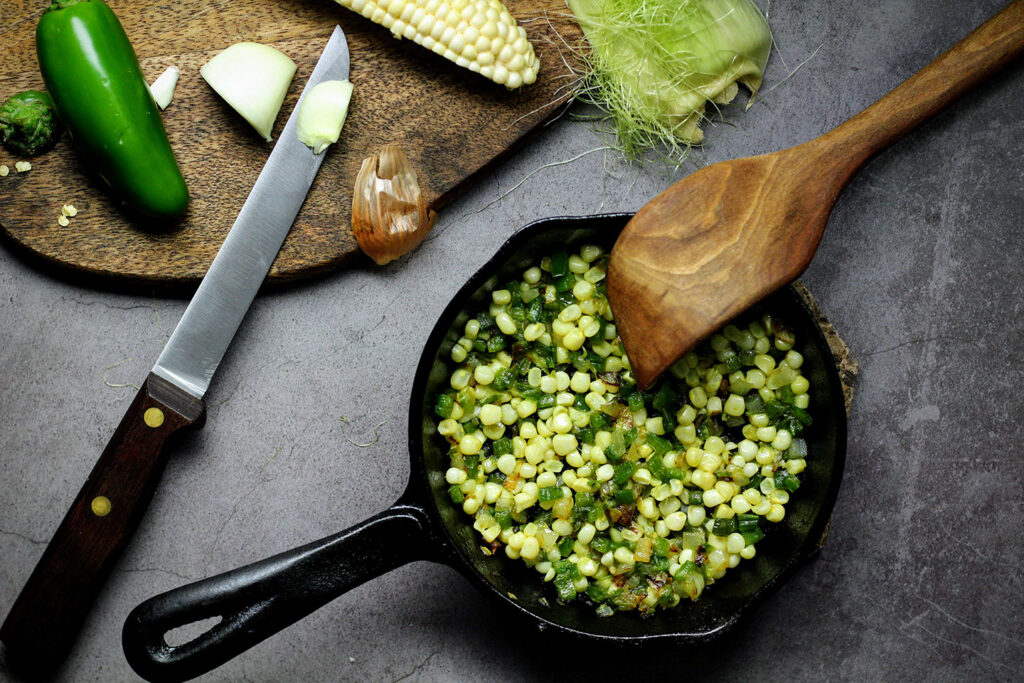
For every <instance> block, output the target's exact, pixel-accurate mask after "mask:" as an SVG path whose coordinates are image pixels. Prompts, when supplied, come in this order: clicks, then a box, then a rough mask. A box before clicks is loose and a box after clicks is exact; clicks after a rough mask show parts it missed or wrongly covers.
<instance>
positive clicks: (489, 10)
mask: <svg viewBox="0 0 1024 683" xmlns="http://www.w3.org/2000/svg"><path fill="white" fill-rule="evenodd" d="M336 2H338V4H340V5H342V6H344V7H347V8H348V9H350V10H352V11H354V12H358V13H360V14H362V15H363V16H364V17H366V18H367V19H369V20H370V21H373V22H374V23H377V24H380V25H381V26H384V27H385V28H388V29H391V33H393V34H394V36H395V37H396V38H408V39H409V40H412V41H413V42H415V43H416V44H418V45H422V46H423V47H425V48H427V49H428V50H432V51H433V52H436V53H437V54H439V55H441V56H442V57H445V58H446V59H449V60H451V61H453V62H455V63H456V64H458V65H459V66H461V67H465V68H467V69H469V70H470V71H475V72H476V73H479V74H480V75H482V76H484V77H486V78H489V79H491V80H492V81H494V82H495V83H498V84H500V85H504V86H505V87H507V88H509V89H513V88H518V87H519V86H521V85H528V84H530V83H533V82H534V81H536V80H537V70H538V69H539V68H540V62H539V61H538V60H537V55H536V53H534V51H533V46H532V45H531V44H530V41H529V40H528V39H527V37H526V31H524V30H523V28H522V27H521V26H519V25H518V24H517V23H516V20H515V19H513V18H512V15H511V14H509V12H508V10H507V9H506V8H505V6H504V5H503V4H502V3H501V0H336Z"/></svg>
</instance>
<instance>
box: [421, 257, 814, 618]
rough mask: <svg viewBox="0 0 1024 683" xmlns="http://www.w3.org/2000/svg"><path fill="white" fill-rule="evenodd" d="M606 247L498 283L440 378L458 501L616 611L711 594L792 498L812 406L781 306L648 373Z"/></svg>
mask: <svg viewBox="0 0 1024 683" xmlns="http://www.w3.org/2000/svg"><path fill="white" fill-rule="evenodd" d="M606 263H607V256H606V255H605V254H604V253H603V252H602V250H601V249H600V248H598V247H594V246H584V247H583V248H582V249H580V250H579V251H578V252H577V253H573V254H571V255H570V254H567V253H559V254H555V255H553V256H551V257H550V258H544V259H543V260H542V261H541V262H540V264H539V265H538V266H534V267H531V268H529V269H528V270H526V271H525V272H524V273H523V274H522V280H520V281H517V282H510V283H508V284H507V285H506V286H504V287H502V288H501V289H497V290H495V291H493V292H492V303H491V305H490V307H489V309H488V310H486V311H482V312H480V313H479V315H477V316H476V317H472V318H470V319H469V320H468V322H466V325H465V330H464V333H463V336H462V338H461V339H459V340H458V343H457V344H456V345H455V346H454V347H453V348H452V350H451V359H452V361H453V362H454V364H455V365H456V366H457V367H456V369H455V370H454V372H452V374H451V378H450V389H448V390H446V391H445V392H443V393H441V394H439V395H438V396H437V404H436V407H435V412H436V414H437V416H438V419H439V422H438V425H437V428H438V432H439V433H440V434H441V435H442V436H443V437H444V438H445V439H446V440H447V442H448V443H449V444H450V451H449V456H450V460H451V466H450V468H449V469H448V470H447V472H446V473H445V478H446V480H447V482H448V484H449V489H448V492H449V495H450V496H451V499H452V502H453V503H454V504H457V505H459V506H461V507H462V509H463V510H464V511H465V513H466V514H468V515H472V516H473V517H474V518H475V519H474V528H475V529H476V530H477V531H478V532H479V533H480V536H481V537H482V539H483V541H484V544H485V545H483V546H482V549H483V552H485V553H496V552H503V553H505V554H506V555H507V556H508V557H509V558H512V559H514V560H515V559H518V560H522V561H523V562H525V563H526V564H527V565H528V566H530V567H533V568H534V569H536V570H537V572H539V573H540V574H541V575H543V578H544V580H545V581H549V582H551V583H553V584H554V589H555V592H556V593H557V597H558V599H559V600H562V601H570V600H574V599H577V598H580V597H582V596H585V598H584V599H589V600H590V601H591V602H592V603H593V604H595V605H596V606H597V611H598V614H601V615H610V614H612V613H613V612H614V611H616V610H639V611H640V612H642V613H650V612H651V611H653V610H654V609H655V608H657V607H665V606H668V607H671V606H674V605H677V604H678V603H679V601H680V600H681V599H683V598H689V599H691V600H696V599H697V598H698V596H700V594H701V592H702V591H703V590H704V589H705V588H706V587H707V586H709V585H710V584H712V583H714V582H715V581H716V580H718V579H720V578H722V576H724V575H725V573H726V571H728V570H729V569H730V568H732V567H735V566H737V565H738V564H739V563H740V562H741V561H742V560H744V559H750V558H752V557H754V555H755V553H756V544H757V542H758V541H759V540H761V538H763V536H764V532H765V531H766V530H767V528H768V527H770V526H771V525H772V524H773V523H777V522H780V521H781V520H782V519H783V518H784V517H785V515H786V504H787V503H788V501H789V498H790V495H791V494H792V493H794V492H795V491H796V490H797V489H798V488H799V486H800V478H799V476H798V475H799V474H800V473H801V472H802V471H803V470H804V468H805V466H806V460H805V458H806V456H807V444H806V442H805V441H804V440H803V439H802V438H801V437H800V435H801V433H802V432H803V430H804V429H805V428H806V427H807V426H808V425H809V424H810V423H811V418H810V416H809V414H808V412H807V409H808V404H809V402H810V397H809V394H808V390H809V383H808V380H807V378H806V377H804V376H803V375H802V374H801V373H800V368H801V366H802V363H803V357H802V356H801V355H800V353H798V352H797V351H796V350H794V348H793V346H794V343H795V341H796V340H795V339H794V337H793V335H792V333H791V332H790V331H789V330H787V329H786V327H785V325H783V324H782V322H781V321H780V320H777V319H775V318H772V317H770V316H765V317H764V318H763V319H760V320H756V321H754V322H751V323H750V324H749V325H748V326H746V327H744V328H742V329H741V328H739V327H736V326H734V325H730V326H727V327H725V328H724V329H723V330H722V331H721V332H720V333H719V334H716V335H714V336H713V337H711V339H710V340H709V341H708V342H707V343H705V344H704V346H703V347H702V348H701V349H699V350H698V351H697V352H694V353H690V354H688V355H687V356H685V357H684V358H683V359H682V360H681V361H679V362H678V363H677V364H676V365H675V366H674V367H673V368H672V371H671V373H670V376H667V377H665V378H664V379H662V380H661V381H660V383H659V384H657V385H656V386H655V387H653V388H652V389H651V390H650V391H639V390H638V389H637V388H636V383H635V381H634V379H633V375H632V372H631V370H630V365H629V359H628V358H627V357H626V355H625V353H624V351H623V348H622V344H621V342H620V340H619V337H618V334H617V332H616V329H615V324H614V322H613V321H612V314H611V310H610V308H609V306H608V300H607V298H606V296H605V291H604V278H605V265H606Z"/></svg>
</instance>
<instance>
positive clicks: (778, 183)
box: [608, 0, 1024, 387]
mask: <svg viewBox="0 0 1024 683" xmlns="http://www.w3.org/2000/svg"><path fill="white" fill-rule="evenodd" d="M1022 53H1024V0H1016V1H1015V2H1013V3H1011V4H1010V5H1009V6H1007V8H1006V9H1004V10H1003V11H1002V12H1000V13H999V14H997V15H996V16H995V17H993V18H992V19H990V20H989V21H987V22H986V23H985V24H984V25H982V26H981V27H980V28H978V29H977V30H975V31H974V32H973V33H971V34H970V35H969V36H968V37H966V38H964V39H963V40H962V41H960V42H959V43H957V44H956V45H955V46H953V47H952V48H950V49H949V50H948V51H947V52H946V53H944V54H943V55H941V56H940V57H938V58H937V59H936V60H935V61H933V62H932V63H931V64H929V65H928V66H926V67H924V68H923V69H922V70H921V71H919V72H918V73H917V74H915V75H914V76H913V77H911V78H910V79H908V80H907V81H906V82H905V83H903V84H902V85H900V86H899V87H897V88H896V89H895V90H893V91H892V92H890V93H889V94H888V95H886V96H885V97H883V98H882V99H881V100H879V101H878V102H876V103H875V104H873V105H871V106H870V107H868V108H867V109H865V110H864V111H863V112H861V113H860V114H858V115H857V116H855V117H853V118H852V119H850V120H849V121H847V122H846V123H844V124H843V125H841V126H839V127H838V128H836V129H835V130H833V131H831V132H829V133H826V134H825V135H822V136H821V137H818V138H815V139H814V140H811V141H810V142H806V143H804V144H802V145H799V146H797V147H792V148H790V149H787V150H783V151H781V152H775V153H773V154H766V155H763V156H758V157H749V158H745V159H736V160H732V161H726V162H722V163H718V164H713V165H711V166H708V167H705V168H703V169H701V170H699V171H697V172H696V173H694V174H692V175H690V176H688V177H686V178H684V179H683V180H680V181H679V182H677V183H676V184H674V185H672V186H671V187H669V188H668V189H667V190H665V191H664V192H662V193H661V194H660V195H658V196H657V197H655V198H654V199H653V200H651V201H650V202H649V203H648V204H647V205H646V206H644V207H643V208H641V210H640V211H638V212H637V214H636V216H635V217H634V218H633V219H632V220H631V221H630V222H629V224H627V226H626V227H625V229H624V230H623V231H622V234H621V236H620V237H619V239H618V241H617V242H616V244H615V247H614V249H613V250H612V255H611V259H610V261H609V268H608V297H609V300H610V302H611V305H612V308H613V310H614V311H615V321H616V324H617V326H618V329H619V333H620V335H621V336H622V340H623V343H624V345H625V348H626V352H627V353H628V355H629V359H630V362H631V364H632V367H633V372H634V375H635V376H636V378H637V382H638V383H639V384H640V386H642V387H647V386H649V385H650V384H651V383H652V382H653V381H654V380H655V379H656V378H657V376H658V375H660V374H661V373H662V372H663V371H664V370H665V369H667V368H668V367H669V366H670V365H671V364H672V363H673V362H675V360H676V359H677V358H679V357H680V356H681V355H682V354H684V353H686V352H687V351H688V350H689V349H691V348H693V347H694V346H695V345H696V344H698V343H699V342H700V341H701V340H702V339H704V338H705V337H707V336H708V335H709V334H711V333H713V332H714V331H715V330H717V329H718V328H720V327H721V326H722V325H724V324H726V323H727V322H728V321H729V320H731V319H732V318H734V317H735V316H736V315H738V314H739V313H741V312H742V311H744V310H745V309H747V308H749V307H750V306H751V305H753V304H754V303H756V302H757V301H759V300H760V299H762V298H764V297H765V296H767V295H768V294H770V293H771V292H773V291H775V290H776V289H778V288H779V287H781V286H783V285H785V284H787V283H789V282H791V281H793V280H794V279H795V278H796V277H797V276H799V275H800V273H802V272H803V271H804V270H805V269H806V268H807V265H808V264H809V263H810V261H811V258H812V257H813V256H814V252H815V250H816V249H817V247H818V242H819V241H820V240H821V236H822V233H823V232H824V230H825V225H826V223H827V222H828V217H829V214H830V213H831V211H832V206H833V204H834V203H835V200H836V197H838V195H839V193H840V192H841V191H842V189H843V187H844V186H845V185H846V183H847V182H848V181H849V179H850V178H851V177H852V176H853V174H854V173H856V171H857V170H858V169H859V168H860V167H861V166H862V165H863V164H864V163H865V162H866V161H867V160H868V159H869V158H870V157H871V156H873V155H874V154H876V153H877V152H879V151H881V150H882V149H884V148H885V147H887V146H888V145H890V144H892V143H893V142H894V141H896V140H897V139H899V138H900V137H902V136H903V135H905V134H906V133H907V132H909V131H910V130H911V129H913V128H915V127H916V126H918V125H919V124H921V123H922V122H923V121H925V120H926V119H928V118H929V117H931V116H932V115H934V114H935V113H936V112H938V111H939V110H940V109H942V108H943V107H945V106H946V105H947V104H949V103H950V102H952V101H953V100H954V99H956V98H957V97H959V96H960V95H962V94H963V93H964V92H966V91H967V90H968V89H970V88H971V87H973V86H975V85H976V84H977V83H979V82H980V81H981V80H983V79H984V78H986V77H987V76H989V75H991V74H992V73H994V72H995V71H997V70H998V69H1000V68H1002V67H1003V66H1005V65H1006V64H1008V63H1009V62H1010V61H1012V60H1013V59H1014V58H1016V57H1019V56H1020V55H1021V54H1022Z"/></svg>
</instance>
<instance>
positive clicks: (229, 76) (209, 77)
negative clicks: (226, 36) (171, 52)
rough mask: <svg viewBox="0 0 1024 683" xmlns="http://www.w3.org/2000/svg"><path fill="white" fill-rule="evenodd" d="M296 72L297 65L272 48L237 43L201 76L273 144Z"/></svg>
mask: <svg viewBox="0 0 1024 683" xmlns="http://www.w3.org/2000/svg"><path fill="white" fill-rule="evenodd" d="M295 68H296V67H295V62H293V61H292V60H291V59H289V58H288V56H287V55H285V54H284V53H282V52H279V51H278V50H275V49H274V48H272V47H270V46H269V45H261V44H259V43H235V44H234V45H232V46H230V47H228V48H226V49H225V50H223V51H222V52H220V53H219V54H217V55H215V56H214V57H213V59H211V60H210V61H208V62H207V63H206V64H204V65H203V66H202V68H201V69H199V73H200V74H202V76H203V78H204V79H205V80H206V82H207V83H209V84H210V87H211V88H213V89H214V90H215V91H216V92H217V94H218V95H220V96H221V97H223V98H224V101H225V102H227V103H228V104H230V105H231V107H232V108H233V109H234V110H235V111H237V112H238V113H239V114H241V116H242V118H244V119H245V120H246V121H248V122H249V123H250V124H251V125H252V127H253V128H255V129H256V132H257V133H259V134H260V135H262V136H263V138H264V139H265V140H266V141H267V142H270V141H271V139H272V138H271V137H270V132H271V130H273V128H274V121H275V120H276V119H277V114H278V112H280V111H281V103H282V102H284V96H285V94H287V92H288V86H289V85H291V82H292V78H293V77H294V76H295Z"/></svg>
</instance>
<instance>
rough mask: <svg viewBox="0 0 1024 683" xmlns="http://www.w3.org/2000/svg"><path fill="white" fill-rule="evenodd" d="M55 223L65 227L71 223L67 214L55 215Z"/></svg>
mask: <svg viewBox="0 0 1024 683" xmlns="http://www.w3.org/2000/svg"><path fill="white" fill-rule="evenodd" d="M57 225H59V226H60V227H62V228H66V227H68V226H69V225H71V221H69V220H68V217H67V216H58V217H57Z"/></svg>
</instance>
